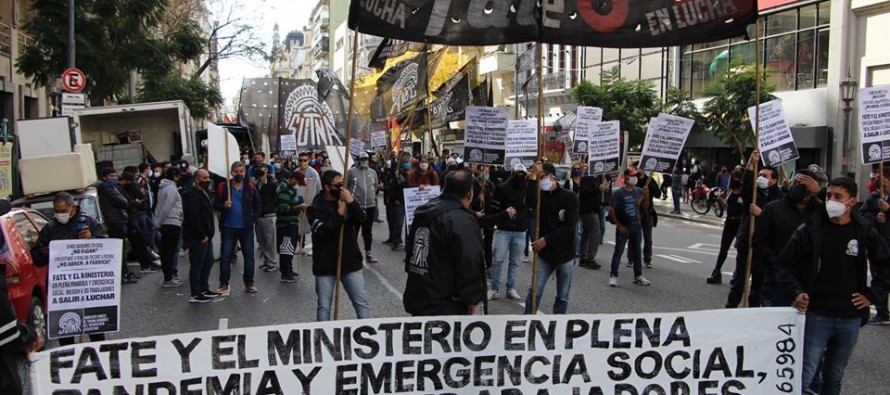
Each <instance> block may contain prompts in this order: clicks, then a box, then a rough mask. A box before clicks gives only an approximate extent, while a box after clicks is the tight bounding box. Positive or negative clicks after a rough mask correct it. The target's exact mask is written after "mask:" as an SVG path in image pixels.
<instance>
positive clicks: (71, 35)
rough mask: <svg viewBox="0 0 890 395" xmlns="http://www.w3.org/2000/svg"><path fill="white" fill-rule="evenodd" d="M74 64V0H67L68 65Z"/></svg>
mask: <svg viewBox="0 0 890 395" xmlns="http://www.w3.org/2000/svg"><path fill="white" fill-rule="evenodd" d="M74 66H75V63H74V0H68V67H69V68H73V67H74Z"/></svg>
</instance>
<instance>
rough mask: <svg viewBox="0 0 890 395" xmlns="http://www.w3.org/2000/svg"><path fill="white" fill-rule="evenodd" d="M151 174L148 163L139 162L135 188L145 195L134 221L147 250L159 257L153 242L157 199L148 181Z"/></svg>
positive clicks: (155, 229)
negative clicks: (139, 229) (143, 237)
mask: <svg viewBox="0 0 890 395" xmlns="http://www.w3.org/2000/svg"><path fill="white" fill-rule="evenodd" d="M150 176H151V167H150V166H149V165H148V163H140V164H139V167H138V173H136V183H135V184H136V188H137V189H138V190H139V193H141V194H142V195H143V196H145V199H146V200H145V203H143V204H142V205H141V206H140V207H139V213H138V216H137V217H136V221H137V222H138V223H139V227H140V228H141V229H142V231H143V235H144V236H145V245H146V246H148V251H149V253H150V254H152V256H153V257H154V256H157V258H158V259H160V255H159V254H158V253H157V251H158V246H157V243H155V235H156V233H157V228H155V224H154V212H153V210H154V209H155V206H156V200H157V191H152V188H151V185H150V184H151V182H150V181H149V177H150Z"/></svg>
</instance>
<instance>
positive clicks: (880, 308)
mask: <svg viewBox="0 0 890 395" xmlns="http://www.w3.org/2000/svg"><path fill="white" fill-rule="evenodd" d="M875 183H876V184H877V185H876V186H875V191H874V192H871V193H870V194H869V195H868V198H867V199H866V200H865V204H863V205H862V207H861V208H860V211H859V213H860V214H861V215H862V216H863V217H865V218H866V219H868V220H869V221H871V222H872V223H873V224H874V226H875V228H876V229H877V230H878V233H879V234H880V235H881V238H882V239H883V240H884V242H885V243H890V222H888V221H887V213H888V212H890V194H888V193H890V166H887V167H884V170H883V173H878V174H876V177H875ZM882 186H883V189H882ZM874 306H875V310H876V311H877V314H876V315H875V316H874V317H873V318H872V319H871V320H870V321H869V324H873V325H890V312H888V308H887V292H881V293H876V294H875V300H874Z"/></svg>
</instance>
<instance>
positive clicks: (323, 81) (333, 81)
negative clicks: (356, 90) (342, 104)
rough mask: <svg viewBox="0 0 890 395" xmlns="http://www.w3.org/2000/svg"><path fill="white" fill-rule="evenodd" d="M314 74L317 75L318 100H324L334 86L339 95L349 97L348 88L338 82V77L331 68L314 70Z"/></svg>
mask: <svg viewBox="0 0 890 395" xmlns="http://www.w3.org/2000/svg"><path fill="white" fill-rule="evenodd" d="M315 75H317V76H318V100H321V101H324V100H326V99H327V98H328V96H330V94H331V92H332V91H333V90H334V88H337V92H339V94H340V95H342V96H345V97H349V89H346V87H345V86H344V85H343V83H342V82H340V78H338V77H337V74H334V71H333V70H331V69H321V70H316V71H315Z"/></svg>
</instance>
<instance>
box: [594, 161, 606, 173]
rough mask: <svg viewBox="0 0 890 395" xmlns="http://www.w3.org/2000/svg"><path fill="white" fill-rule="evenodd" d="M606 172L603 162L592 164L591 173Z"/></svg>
mask: <svg viewBox="0 0 890 395" xmlns="http://www.w3.org/2000/svg"><path fill="white" fill-rule="evenodd" d="M605 170H606V164H605V163H603V162H596V163H594V164H593V171H594V172H596V173H602V172H603V171H605Z"/></svg>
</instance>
